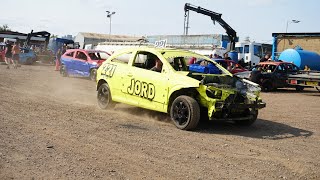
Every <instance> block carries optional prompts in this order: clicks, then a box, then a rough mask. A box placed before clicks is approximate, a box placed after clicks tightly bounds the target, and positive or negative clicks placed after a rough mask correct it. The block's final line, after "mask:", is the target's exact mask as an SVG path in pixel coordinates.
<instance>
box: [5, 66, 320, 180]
mask: <svg viewBox="0 0 320 180" xmlns="http://www.w3.org/2000/svg"><path fill="white" fill-rule="evenodd" d="M5 68H6V66H3V65H1V66H0V179H320V93H318V92H317V91H315V90H313V89H308V90H305V91H304V92H302V93H297V92H295V91H294V90H293V89H283V90H280V91H278V92H272V93H262V98H263V100H264V101H265V102H266V103H267V107H266V108H264V109H263V110H261V111H260V114H259V117H258V120H257V122H256V123H255V124H253V125H252V126H250V127H241V126H237V125H235V124H233V123H226V122H222V123H221V122H219V123H217V122H213V123H202V124H200V126H199V127H198V128H197V129H196V130H195V131H182V130H178V129H177V128H176V127H175V126H174V125H173V123H171V122H170V121H169V120H168V118H167V116H166V115H165V114H161V113H157V112H153V111H148V110H144V109H141V108H136V107H131V106H127V105H123V104H120V105H117V106H116V107H115V109H114V110H108V111H104V110H101V109H99V108H98V106H97V102H96V91H95V82H92V81H89V80H87V79H84V78H70V77H69V78H63V77H61V76H60V75H59V73H58V72H56V71H53V69H54V68H53V67H52V66H39V65H35V66H22V67H21V68H19V69H10V70H8V69H5Z"/></svg>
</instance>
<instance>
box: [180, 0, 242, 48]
mask: <svg viewBox="0 0 320 180" xmlns="http://www.w3.org/2000/svg"><path fill="white" fill-rule="evenodd" d="M184 11H185V12H187V11H194V12H197V13H199V14H203V15H206V16H209V17H210V18H211V20H212V21H213V22H218V23H219V24H220V25H221V26H222V27H223V28H224V29H225V30H226V33H227V35H228V37H229V40H230V43H231V46H230V47H231V50H234V49H235V42H236V39H237V32H236V31H235V30H234V29H233V28H232V27H231V26H230V25H229V24H228V23H226V22H225V21H224V20H223V19H222V18H221V16H222V14H219V13H216V12H213V11H210V10H208V9H205V8H202V7H200V6H194V5H192V4H189V3H186V4H185V6H184Z"/></svg>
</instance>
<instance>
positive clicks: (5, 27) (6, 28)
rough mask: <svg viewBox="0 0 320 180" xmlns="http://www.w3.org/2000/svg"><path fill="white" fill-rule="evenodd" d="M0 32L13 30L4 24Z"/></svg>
mask: <svg viewBox="0 0 320 180" xmlns="http://www.w3.org/2000/svg"><path fill="white" fill-rule="evenodd" d="M0 31H11V29H10V28H9V26H8V25H7V24H4V25H2V26H0Z"/></svg>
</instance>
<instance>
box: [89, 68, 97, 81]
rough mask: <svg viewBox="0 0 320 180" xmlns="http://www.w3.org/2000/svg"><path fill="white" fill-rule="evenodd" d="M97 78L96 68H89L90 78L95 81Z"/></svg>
mask: <svg viewBox="0 0 320 180" xmlns="http://www.w3.org/2000/svg"><path fill="white" fill-rule="evenodd" d="M96 78H97V69H91V71H90V80H91V81H96Z"/></svg>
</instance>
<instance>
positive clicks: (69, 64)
mask: <svg viewBox="0 0 320 180" xmlns="http://www.w3.org/2000/svg"><path fill="white" fill-rule="evenodd" d="M74 55H75V51H73V50H71V51H68V52H67V53H65V54H63V55H62V56H61V63H62V64H63V65H64V66H65V68H66V70H67V72H68V74H70V75H74V74H75V73H74V67H73V61H74Z"/></svg>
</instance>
